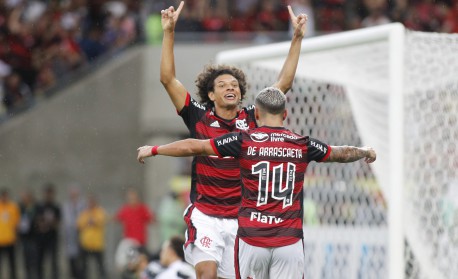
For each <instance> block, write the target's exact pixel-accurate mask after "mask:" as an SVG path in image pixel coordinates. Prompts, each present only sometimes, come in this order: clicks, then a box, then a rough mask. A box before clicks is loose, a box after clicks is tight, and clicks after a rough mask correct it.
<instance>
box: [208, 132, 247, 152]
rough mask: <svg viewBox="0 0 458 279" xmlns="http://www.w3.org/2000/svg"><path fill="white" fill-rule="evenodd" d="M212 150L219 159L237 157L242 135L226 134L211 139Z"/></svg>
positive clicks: (240, 147)
mask: <svg viewBox="0 0 458 279" xmlns="http://www.w3.org/2000/svg"><path fill="white" fill-rule="evenodd" d="M211 144H212V147H213V150H215V153H216V154H217V155H218V156H219V157H226V156H232V157H239V155H240V151H241V149H242V134H241V133H240V132H239V133H228V134H225V135H222V136H220V137H217V138H213V139H211Z"/></svg>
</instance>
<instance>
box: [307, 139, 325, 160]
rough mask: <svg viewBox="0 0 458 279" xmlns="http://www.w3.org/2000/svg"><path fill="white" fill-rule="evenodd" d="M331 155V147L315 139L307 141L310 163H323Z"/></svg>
mask: <svg viewBox="0 0 458 279" xmlns="http://www.w3.org/2000/svg"><path fill="white" fill-rule="evenodd" d="M329 154H331V146H330V145H328V144H326V143H324V142H321V141H319V140H317V139H314V138H308V141H307V159H308V161H309V162H311V161H316V162H323V161H324V160H326V158H328V157H329Z"/></svg>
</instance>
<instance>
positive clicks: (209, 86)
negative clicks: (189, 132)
mask: <svg viewBox="0 0 458 279" xmlns="http://www.w3.org/2000/svg"><path fill="white" fill-rule="evenodd" d="M225 74H228V75H231V76H233V77H234V78H235V79H237V81H238V82H239V87H240V93H241V95H242V96H241V98H242V100H243V98H244V97H245V93H246V90H247V82H246V77H245V74H244V73H243V72H242V70H240V69H238V68H236V67H233V66H227V65H207V66H205V68H204V71H203V72H202V73H200V74H199V75H198V76H197V79H196V86H197V95H198V96H199V98H200V102H201V103H202V104H204V105H205V106H207V107H213V106H214V104H213V101H212V100H210V98H209V97H208V92H210V91H213V90H214V87H215V79H216V78H217V77H218V76H220V75H225Z"/></svg>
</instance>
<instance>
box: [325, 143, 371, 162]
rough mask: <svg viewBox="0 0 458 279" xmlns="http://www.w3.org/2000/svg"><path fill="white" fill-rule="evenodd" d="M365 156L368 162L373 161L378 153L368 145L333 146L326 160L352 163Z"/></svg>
mask: <svg viewBox="0 0 458 279" xmlns="http://www.w3.org/2000/svg"><path fill="white" fill-rule="evenodd" d="M363 158H364V161H366V162H367V163H372V162H374V161H375V159H376V158H377V155H376V154H375V151H374V149H372V148H371V147H367V146H365V147H354V146H331V154H329V157H328V158H327V159H326V161H325V162H338V163H350V162H354V161H358V160H359V159H363Z"/></svg>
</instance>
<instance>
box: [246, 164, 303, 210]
mask: <svg viewBox="0 0 458 279" xmlns="http://www.w3.org/2000/svg"><path fill="white" fill-rule="evenodd" d="M283 165H285V164H280V165H278V166H275V167H273V168H272V172H273V173H272V176H271V175H270V162H268V161H261V162H259V163H257V164H256V165H253V166H252V167H251V173H252V174H257V175H258V177H259V180H258V189H259V194H258V203H257V206H261V205H265V204H267V200H268V195H269V178H270V177H272V191H271V196H272V198H273V199H276V200H283V208H285V207H288V206H291V205H292V204H293V192H294V181H295V179H296V177H295V173H296V165H295V164H293V163H287V166H286V174H287V175H286V183H283Z"/></svg>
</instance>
